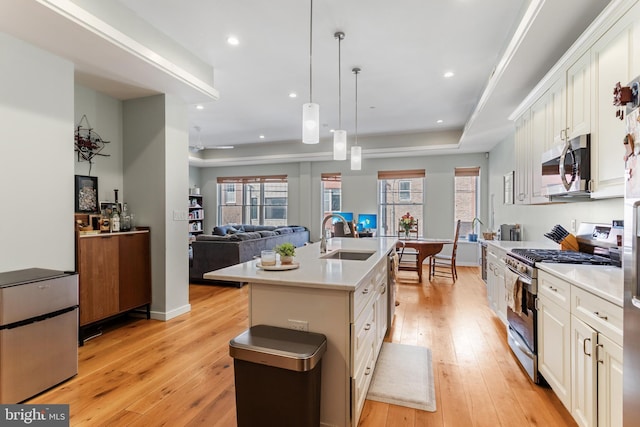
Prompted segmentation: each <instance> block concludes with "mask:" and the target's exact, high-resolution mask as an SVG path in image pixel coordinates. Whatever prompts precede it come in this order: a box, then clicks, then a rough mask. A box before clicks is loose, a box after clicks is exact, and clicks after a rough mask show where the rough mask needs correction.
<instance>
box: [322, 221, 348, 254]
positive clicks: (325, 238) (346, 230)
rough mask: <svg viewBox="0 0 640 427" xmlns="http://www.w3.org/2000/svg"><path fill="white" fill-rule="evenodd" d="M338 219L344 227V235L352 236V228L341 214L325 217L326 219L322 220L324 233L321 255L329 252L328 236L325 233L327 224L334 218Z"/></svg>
mask: <svg viewBox="0 0 640 427" xmlns="http://www.w3.org/2000/svg"><path fill="white" fill-rule="evenodd" d="M334 216H335V217H336V218H339V219H340V220H341V221H342V224H344V225H343V227H344V234H351V228H349V222H348V221H347V220H346V219H345V218H344V217H343V216H342V215H339V214H335V213H332V214H329V215H327V216H325V217H324V219H323V220H322V226H320V231H321V232H322V238H321V239H320V253H321V254H324V253H326V252H327V234H326V233H325V231H324V226H325V225H326V224H327V221H328V220H329V219H330V218H332V217H334Z"/></svg>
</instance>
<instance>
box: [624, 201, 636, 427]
mask: <svg viewBox="0 0 640 427" xmlns="http://www.w3.org/2000/svg"><path fill="white" fill-rule="evenodd" d="M624 203H625V211H624V216H625V217H624V219H625V222H624V224H625V230H624V239H623V243H624V251H623V263H622V266H623V268H624V345H623V351H624V353H623V360H624V362H623V363H624V367H623V370H624V381H623V389H624V400H623V421H624V426H625V427H630V426H636V425H637V423H638V420H639V419H640V405H638V402H639V401H640V307H638V306H636V305H635V304H634V299H636V298H638V296H639V295H640V293H639V292H638V256H639V255H640V252H639V251H638V246H639V243H640V237H639V236H638V234H639V231H640V228H639V227H638V224H639V222H640V221H639V219H638V214H639V213H640V209H639V206H640V200H638V199H632V198H625V202H624Z"/></svg>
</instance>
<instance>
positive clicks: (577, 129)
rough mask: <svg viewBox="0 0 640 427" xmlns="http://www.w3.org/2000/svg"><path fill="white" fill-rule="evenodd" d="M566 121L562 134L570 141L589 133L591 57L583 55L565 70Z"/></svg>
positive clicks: (587, 53) (587, 54)
mask: <svg viewBox="0 0 640 427" xmlns="http://www.w3.org/2000/svg"><path fill="white" fill-rule="evenodd" d="M566 111H567V120H566V129H565V132H564V134H565V135H566V138H568V139H571V138H574V137H576V136H579V135H584V134H587V133H589V132H591V56H590V54H589V52H586V53H584V54H583V55H582V56H581V57H580V58H579V59H578V60H577V61H576V62H575V63H574V64H573V65H572V66H571V67H570V68H569V70H567V110H566Z"/></svg>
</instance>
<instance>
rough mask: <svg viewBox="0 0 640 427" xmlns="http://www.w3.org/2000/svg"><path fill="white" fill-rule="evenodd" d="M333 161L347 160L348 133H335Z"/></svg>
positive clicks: (343, 131) (344, 131)
mask: <svg viewBox="0 0 640 427" xmlns="http://www.w3.org/2000/svg"><path fill="white" fill-rule="evenodd" d="M333 160H347V131H346V130H336V131H334V132H333Z"/></svg>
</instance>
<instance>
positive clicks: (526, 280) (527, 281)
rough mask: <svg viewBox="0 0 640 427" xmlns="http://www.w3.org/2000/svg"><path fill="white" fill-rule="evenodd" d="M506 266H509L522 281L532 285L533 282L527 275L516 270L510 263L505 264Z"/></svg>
mask: <svg viewBox="0 0 640 427" xmlns="http://www.w3.org/2000/svg"><path fill="white" fill-rule="evenodd" d="M505 267H506V268H508V269H509V270H510V271H511V272H512V273H515V274H517V275H518V276H519V277H520V281H521V282H522V283H524V284H526V285H531V284H532V283H533V282H532V281H531V278H529V277H527V276H523V275H522V274H521V273H520V272H518V271H516V270H514V269H513V268H511V266H510V265H509V264H507V265H505Z"/></svg>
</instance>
